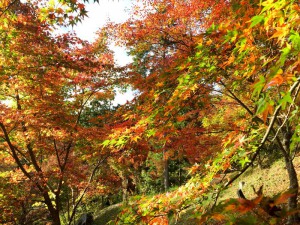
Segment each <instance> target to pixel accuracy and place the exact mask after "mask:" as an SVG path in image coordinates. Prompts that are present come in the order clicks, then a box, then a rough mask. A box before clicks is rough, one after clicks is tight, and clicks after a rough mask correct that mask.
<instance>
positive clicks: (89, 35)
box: [73, 0, 134, 105]
mask: <svg viewBox="0 0 300 225" xmlns="http://www.w3.org/2000/svg"><path fill="white" fill-rule="evenodd" d="M91 2H92V1H91ZM132 2H134V0H99V3H90V4H87V5H86V10H87V11H88V17H86V18H85V19H84V20H83V21H82V22H81V23H79V24H77V25H76V26H75V27H74V28H73V30H74V31H75V32H76V33H77V35H78V36H79V37H80V38H81V39H84V40H88V41H93V40H94V39H95V37H96V34H95V33H96V32H97V31H98V29H99V28H101V27H102V26H104V25H105V23H106V22H108V21H111V22H115V23H121V22H125V21H126V20H127V19H128V18H129V10H130V7H131V5H132ZM111 48H112V50H113V51H114V52H115V60H116V63H117V64H118V65H121V66H124V65H126V64H128V63H130V62H131V58H130V57H129V56H128V55H127V53H126V50H125V49H124V48H121V47H116V46H111ZM116 92H117V95H116V99H115V101H114V102H113V104H114V105H117V104H125V103H126V102H127V101H130V100H132V99H133V97H134V92H133V91H132V90H128V91H127V92H125V93H121V92H120V91H119V90H116Z"/></svg>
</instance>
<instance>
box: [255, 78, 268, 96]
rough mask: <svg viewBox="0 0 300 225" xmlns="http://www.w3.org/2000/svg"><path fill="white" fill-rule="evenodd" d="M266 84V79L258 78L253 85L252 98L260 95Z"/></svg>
mask: <svg viewBox="0 0 300 225" xmlns="http://www.w3.org/2000/svg"><path fill="white" fill-rule="evenodd" d="M265 83H266V78H265V77H264V76H259V81H258V82H257V83H256V84H255V85H254V90H253V93H252V97H256V96H257V97H258V96H259V95H260V92H261V90H262V89H263V88H264V86H265Z"/></svg>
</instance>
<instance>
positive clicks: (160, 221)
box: [149, 216, 169, 225]
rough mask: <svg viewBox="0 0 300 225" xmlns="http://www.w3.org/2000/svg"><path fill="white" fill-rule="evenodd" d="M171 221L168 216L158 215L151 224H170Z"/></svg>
mask: <svg viewBox="0 0 300 225" xmlns="http://www.w3.org/2000/svg"><path fill="white" fill-rule="evenodd" d="M168 224H169V221H168V219H167V217H166V216H160V217H156V218H154V219H153V220H151V221H150V223H149V225H168Z"/></svg>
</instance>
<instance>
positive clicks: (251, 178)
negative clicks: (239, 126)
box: [93, 156, 300, 225]
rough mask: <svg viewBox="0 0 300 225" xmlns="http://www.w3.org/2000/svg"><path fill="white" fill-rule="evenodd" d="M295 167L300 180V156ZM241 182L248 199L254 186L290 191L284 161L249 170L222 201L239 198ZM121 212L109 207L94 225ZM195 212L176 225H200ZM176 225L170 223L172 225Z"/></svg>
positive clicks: (269, 191)
mask: <svg viewBox="0 0 300 225" xmlns="http://www.w3.org/2000/svg"><path fill="white" fill-rule="evenodd" d="M294 166H295V168H296V171H297V174H298V180H300V156H298V157H295V159H294ZM240 181H244V182H245V184H246V185H245V187H244V188H243V192H244V194H245V196H246V198H248V199H252V198H254V197H256V195H255V193H254V191H253V189H252V185H253V186H254V187H255V188H256V189H258V188H259V187H260V186H261V185H263V193H264V196H270V197H271V196H274V195H276V194H278V193H280V192H284V191H286V190H287V189H288V186H289V179H288V175H287V171H286V169H285V165H284V161H283V160H282V159H281V160H278V161H275V162H272V163H271V162H265V163H264V167H263V168H260V167H259V166H255V167H252V168H249V169H248V170H247V171H246V172H245V173H244V174H243V175H241V176H240V177H239V178H238V179H237V180H235V181H234V182H233V183H232V185H231V186H230V187H228V188H227V189H226V190H224V192H223V193H222V195H221V196H220V201H221V200H224V199H228V198H237V194H236V193H237V187H238V183H239V182H240ZM120 211H121V204H117V205H113V206H110V207H107V208H105V209H103V210H102V211H100V213H99V214H97V215H95V216H94V218H95V222H94V223H93V225H105V224H107V223H108V222H109V221H110V220H113V219H114V218H116V216H117V214H118V213H119V212H120ZM192 212H193V210H192V209H191V210H187V211H186V213H184V214H182V217H181V218H180V220H179V221H177V223H176V224H180V225H194V224H199V222H195V221H194V220H193V219H191V213H192ZM173 224H175V223H174V222H172V221H171V222H170V225H173Z"/></svg>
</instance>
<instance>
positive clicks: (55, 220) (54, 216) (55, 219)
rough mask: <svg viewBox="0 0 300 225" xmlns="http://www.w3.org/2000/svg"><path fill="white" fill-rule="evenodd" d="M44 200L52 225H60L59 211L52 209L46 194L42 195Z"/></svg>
mask: <svg viewBox="0 0 300 225" xmlns="http://www.w3.org/2000/svg"><path fill="white" fill-rule="evenodd" d="M44 200H45V204H46V205H47V207H48V210H49V212H50V216H51V220H52V225H61V223H60V218H59V210H58V209H57V208H55V207H54V205H53V203H52V201H51V198H50V197H49V195H48V192H45V193H44Z"/></svg>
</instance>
